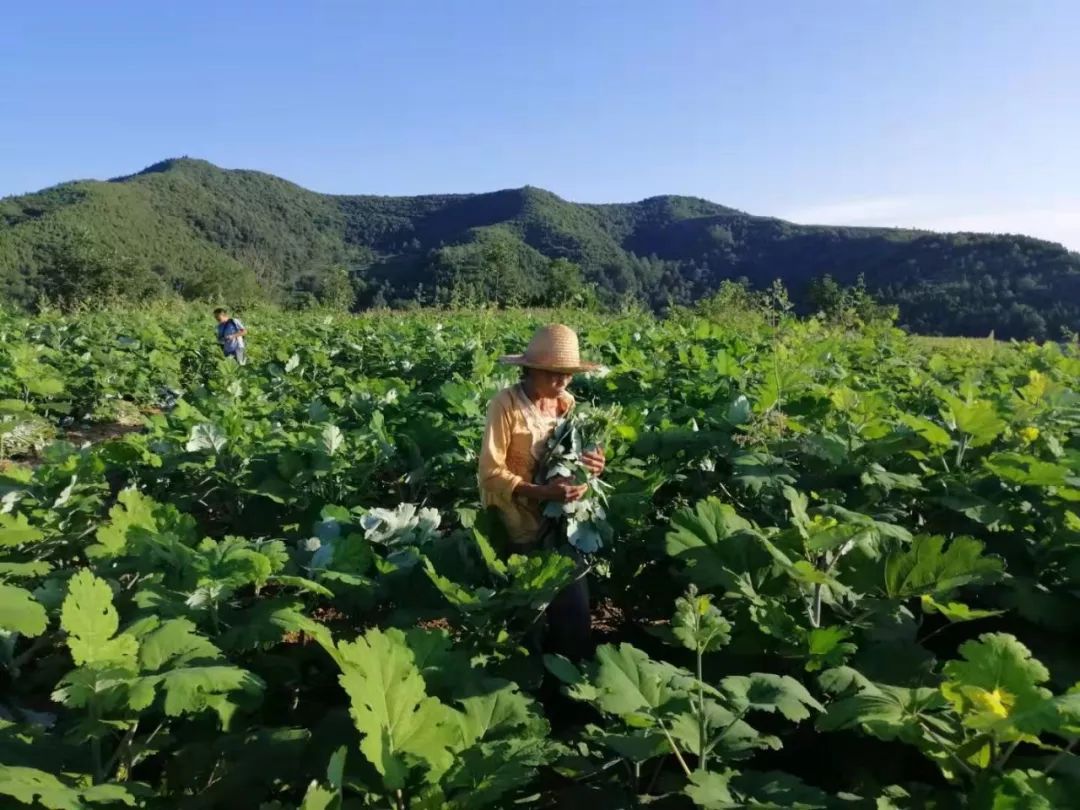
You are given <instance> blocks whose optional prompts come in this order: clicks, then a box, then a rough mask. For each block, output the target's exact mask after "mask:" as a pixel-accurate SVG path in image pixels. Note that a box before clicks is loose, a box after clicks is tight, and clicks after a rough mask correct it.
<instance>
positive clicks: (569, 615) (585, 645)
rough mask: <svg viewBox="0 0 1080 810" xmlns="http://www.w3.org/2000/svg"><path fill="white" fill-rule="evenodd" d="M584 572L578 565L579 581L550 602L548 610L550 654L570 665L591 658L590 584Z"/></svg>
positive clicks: (547, 641) (547, 643) (548, 645)
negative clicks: (557, 655)
mask: <svg viewBox="0 0 1080 810" xmlns="http://www.w3.org/2000/svg"><path fill="white" fill-rule="evenodd" d="M586 577H587V575H586V574H585V569H584V568H583V567H582V566H580V565H579V570H578V579H576V580H574V581H573V582H572V583H570V584H569V585H567V586H566V587H565V588H563V590H562V591H561V592H560V593H559V595H558V596H556V597H555V598H554V599H553V600H551V604H550V605H548V609H547V638H546V640H545V641H546V643H545V645H544V646H545V647H546V648H547V651H548V652H553V653H559V654H560V655H565V656H566V657H567V658H569V659H570V660H571V661H579V660H581V659H582V658H588V657H590V656H591V655H592V653H593V651H592V649H591V644H590V638H589V635H590V633H589V631H590V628H591V627H592V617H591V616H590V613H589V582H588V579H587V578H586Z"/></svg>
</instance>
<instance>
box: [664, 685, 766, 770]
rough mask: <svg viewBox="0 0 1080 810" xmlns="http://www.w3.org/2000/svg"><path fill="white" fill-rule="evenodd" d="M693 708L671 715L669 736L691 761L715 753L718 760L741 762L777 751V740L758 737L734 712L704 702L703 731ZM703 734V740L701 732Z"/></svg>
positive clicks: (717, 704) (711, 701)
mask: <svg viewBox="0 0 1080 810" xmlns="http://www.w3.org/2000/svg"><path fill="white" fill-rule="evenodd" d="M700 720H701V718H700V717H699V715H698V707H697V705H696V704H695V705H694V707H693V709H692V710H684V711H681V712H678V713H677V714H675V715H674V716H673V717H672V718H671V720H670V724H669V725H670V733H671V736H672V737H673V738H674V739H675V740H677V741H678V742H679V743H680V744H681V746H682V748H683V749H685V750H686V751H689V752H690V753H691V754H693V755H694V756H695V757H698V758H699V759H700V758H701V756H702V755H707V754H712V753H714V752H716V753H717V754H718V755H719V757H720V759H721V760H731V759H742V758H745V757H746V756H748V755H750V754H752V753H753V752H754V751H757V750H760V749H774V750H775V749H778V748H780V740H779V739H777V738H776V737H773V736H771V735H767V734H762V733H761V732H759V731H758V730H757V729H755V728H754V727H753V726H751V725H750V724H749V723H747V722H746V721H745V720H743V719H742V717H741V716H740V714H738V713H737V712H736V711H733V710H730V709H728V708H726V707H724V706H722V705H720V704H719V703H718V702H717V701H715V700H711V699H709V698H706V700H705V703H704V721H705V722H704V729H702V725H701V722H700ZM702 730H704V732H705V736H704V739H703V738H702V736H701V732H702Z"/></svg>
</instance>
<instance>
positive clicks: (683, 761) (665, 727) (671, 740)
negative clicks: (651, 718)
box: [657, 720, 692, 779]
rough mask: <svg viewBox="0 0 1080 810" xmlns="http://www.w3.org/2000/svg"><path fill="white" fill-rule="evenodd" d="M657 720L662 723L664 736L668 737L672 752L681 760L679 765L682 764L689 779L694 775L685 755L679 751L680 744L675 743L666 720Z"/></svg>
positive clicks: (661, 727)
mask: <svg viewBox="0 0 1080 810" xmlns="http://www.w3.org/2000/svg"><path fill="white" fill-rule="evenodd" d="M657 722H658V723H660V730H661V731H662V732H664V736H665V737H667V741H668V745H670V746H671V752H672V753H673V754H675V758H676V759H677V760H679V765H681V766H682V769H683V773H684V774H686V778H687V779H689V778H690V776H691V775H692V774H691V771H690V766H689V765H687V764H686V760H685V759H683V755H682V753H680V751H679V746H677V745H676V744H675V740H673V739H672V738H671V735H670V734H669V733H668V730H667V726H665V725H664V722H663V721H662V720H658V721H657Z"/></svg>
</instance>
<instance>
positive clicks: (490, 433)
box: [477, 384, 574, 545]
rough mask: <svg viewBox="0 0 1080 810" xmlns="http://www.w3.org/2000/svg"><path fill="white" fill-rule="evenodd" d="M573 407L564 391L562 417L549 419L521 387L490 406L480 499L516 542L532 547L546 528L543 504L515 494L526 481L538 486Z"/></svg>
mask: <svg viewBox="0 0 1080 810" xmlns="http://www.w3.org/2000/svg"><path fill="white" fill-rule="evenodd" d="M573 407H574V397H573V396H572V395H571V394H570V393H568V392H565V391H564V392H563V393H562V394H561V395H560V396H559V415H558V416H544V415H543V414H541V413H540V411H539V410H538V409H537V407H536V405H535V404H533V402H532V401H531V400H530V399H529V398H528V397H527V396H525V392H524V390H522V387H521V385H520V384H518V385H513V386H511V387H509V388H504V389H503V390H502V391H500V392H499V393H498V394H497V395H496V396H495V398H494V399H492V400H491V404H490V405H488V412H487V424H486V425H485V426H484V439H483V443H482V445H481V447H480V468H479V472H478V475H477V478H478V481H479V484H480V499H481V501H482V502H483V504H484V506H494V507H496V508H497V509H498V510H499V513H500V514H501V515H502V519H503V523H504V524H505V525H506V530H507V533H508V534H509V536H510V541H511V542H512V543H514V544H517V545H528V544H529V543H531V542H532V541H533V540H534V539H535V538H536V535H537V532H538V531H539V530H540V524H541V514H540V510H541V505H540V502H539V501H536V500H533V499H531V498H526V497H524V496H523V495H520V494H516V495H515V494H514V489H515V488H516V487H517V486H518V484H520V483H522V482H525V483H530V484H531V483H533V478H534V476H535V475H536V465H537V464H538V463H539V461H540V460H541V459H542V458H543V455H544V450H545V447H544V445H545V443H546V442H547V440H548V439H549V438H550V437H551V431H552V430H553V429H554V428H555V424H556V422H557V421H558V420H559V418H560V417H562V416H564V415H565V414H567V413H568V412H569V411H570V409H571V408H573Z"/></svg>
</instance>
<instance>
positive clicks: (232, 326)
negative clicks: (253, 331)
mask: <svg viewBox="0 0 1080 810" xmlns="http://www.w3.org/2000/svg"><path fill="white" fill-rule="evenodd" d="M214 317H215V318H217V322H218V325H217V339H218V343H219V344H221V351H222V352H223V353H224V355H225V356H226V357H231V358H232V359H233V360H235V361H236V362H237V363H239V364H240V365H244V363H245V362H246V361H247V350H246V348H245V347H244V335H246V334H247V329H245V328H244V325H243V324H242V323H240V321H239V320H237V319H236V318H230V317H229V311H228V310H227V309H222V308H221V307H218V308H217V309H215V310H214Z"/></svg>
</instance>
